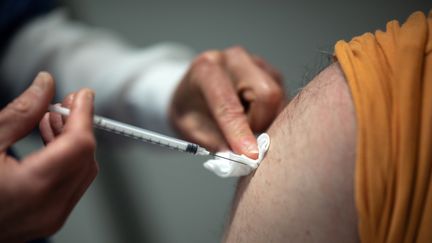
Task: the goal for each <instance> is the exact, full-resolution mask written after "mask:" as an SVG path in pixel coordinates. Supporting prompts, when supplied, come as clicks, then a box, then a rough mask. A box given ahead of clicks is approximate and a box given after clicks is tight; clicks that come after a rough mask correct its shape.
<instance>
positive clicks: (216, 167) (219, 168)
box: [204, 133, 270, 178]
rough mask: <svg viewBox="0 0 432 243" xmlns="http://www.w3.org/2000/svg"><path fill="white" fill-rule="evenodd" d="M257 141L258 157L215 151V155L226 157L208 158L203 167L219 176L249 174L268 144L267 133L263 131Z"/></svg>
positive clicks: (259, 161) (261, 158)
mask: <svg viewBox="0 0 432 243" xmlns="http://www.w3.org/2000/svg"><path fill="white" fill-rule="evenodd" d="M257 143H258V153H259V154H258V158H257V159H251V158H249V157H247V156H245V155H243V154H242V155H239V154H235V153H233V152H232V151H224V152H218V153H216V155H217V156H221V157H224V158H228V159H230V160H228V159H223V158H220V157H215V158H213V159H209V160H207V161H206V162H205V163H204V167H205V168H206V169H208V170H210V171H212V172H213V173H215V174H216V175H218V176H220V177H224V178H226V177H239V176H245V175H249V174H250V173H251V172H252V171H254V170H255V169H256V168H258V165H259V164H260V163H261V161H262V160H263V158H264V156H265V154H266V152H267V150H268V148H269V146H270V137H269V135H268V134H267V133H263V134H261V135H259V136H258V138H257ZM231 160H234V161H238V162H241V163H236V162H234V161H231Z"/></svg>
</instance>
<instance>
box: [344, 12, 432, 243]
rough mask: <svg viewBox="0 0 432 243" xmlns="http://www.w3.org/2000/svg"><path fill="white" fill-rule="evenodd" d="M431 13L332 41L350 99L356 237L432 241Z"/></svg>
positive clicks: (363, 240) (382, 240) (385, 240)
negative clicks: (354, 126) (353, 124)
mask: <svg viewBox="0 0 432 243" xmlns="http://www.w3.org/2000/svg"><path fill="white" fill-rule="evenodd" d="M431 51H432V11H431V12H430V13H429V16H428V17H426V16H425V15H424V14H423V13H421V12H416V13H414V14H412V15H411V16H410V17H409V18H408V20H407V21H406V22H405V23H404V24H403V25H402V26H400V25H399V23H398V22H397V21H391V22H389V23H388V24H387V30H386V32H382V31H377V32H376V33H375V34H371V33H366V34H364V35H362V36H359V37H356V38H354V39H352V40H351V41H350V42H349V43H347V42H345V41H339V42H338V43H336V46H335V54H336V57H337V60H338V61H339V63H340V65H341V67H342V69H343V71H344V73H345V76H346V78H347V81H348V83H349V87H350V89H351V93H352V97H353V100H354V103H355V109H356V116H357V148H356V153H357V154H356V172H355V201H356V207H357V212H358V217H359V234H360V238H361V241H362V242H374V243H375V242H432V176H431V174H432V56H431Z"/></svg>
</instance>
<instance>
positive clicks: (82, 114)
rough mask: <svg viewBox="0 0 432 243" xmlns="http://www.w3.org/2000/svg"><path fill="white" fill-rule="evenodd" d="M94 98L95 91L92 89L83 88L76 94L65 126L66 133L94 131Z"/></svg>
mask: <svg viewBox="0 0 432 243" xmlns="http://www.w3.org/2000/svg"><path fill="white" fill-rule="evenodd" d="M93 99H94V92H93V91H92V90H90V89H82V90H80V91H79V92H78V94H76V96H75V98H74V100H73V102H72V105H71V109H70V115H69V117H68V119H67V120H66V124H65V127H64V130H65V132H66V133H67V132H73V131H79V132H84V133H85V132H90V133H93Z"/></svg>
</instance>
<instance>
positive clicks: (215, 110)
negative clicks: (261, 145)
mask: <svg viewBox="0 0 432 243" xmlns="http://www.w3.org/2000/svg"><path fill="white" fill-rule="evenodd" d="M220 61H221V60H220V56H219V55H218V53H217V52H208V53H205V54H204V55H202V56H201V57H199V58H198V59H197V60H196V61H195V63H194V66H195V68H194V72H193V76H192V77H191V78H192V79H194V80H196V81H195V82H197V84H198V86H199V87H200V90H201V92H202V93H203V95H204V98H205V100H206V102H207V104H208V106H209V109H210V111H211V113H212V115H213V117H214V119H215V120H216V123H217V124H218V126H219V128H220V130H221V131H222V133H223V135H224V136H225V138H226V140H227V142H228V143H229V144H230V146H231V148H232V149H233V150H234V151H235V152H236V153H240V154H245V155H247V156H249V157H252V158H256V157H257V156H258V145H257V143H256V138H255V136H254V135H253V133H252V130H251V129H250V127H249V124H248V121H247V117H246V115H245V112H244V108H243V106H242V104H241V102H240V99H239V98H238V96H237V92H236V90H235V88H234V86H233V84H232V82H231V79H230V77H229V76H228V75H227V73H226V72H225V70H223V68H222V67H221V66H220V64H219V63H220Z"/></svg>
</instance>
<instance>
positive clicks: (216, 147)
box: [170, 47, 285, 158]
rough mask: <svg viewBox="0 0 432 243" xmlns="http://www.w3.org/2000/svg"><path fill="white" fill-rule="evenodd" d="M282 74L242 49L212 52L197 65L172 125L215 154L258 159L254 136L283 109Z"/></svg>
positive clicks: (176, 101)
mask: <svg viewBox="0 0 432 243" xmlns="http://www.w3.org/2000/svg"><path fill="white" fill-rule="evenodd" d="M281 80H282V78H281V75H280V74H279V73H278V72H277V71H276V70H275V69H274V68H273V67H271V66H270V65H269V64H268V63H266V62H265V61H264V60H263V59H261V58H259V57H257V56H254V55H252V54H250V53H249V52H248V51H247V50H245V49H244V48H242V47H231V48H228V49H226V50H223V51H215V50H214V51H207V52H204V53H202V54H201V55H199V56H198V57H197V58H196V59H195V60H194V61H193V63H192V65H191V67H190V69H189V71H188V72H187V73H186V75H185V77H184V78H183V80H182V82H181V83H180V85H179V86H178V88H177V90H176V92H175V94H174V98H173V100H172V102H171V108H170V117H171V121H172V124H173V126H174V127H175V128H176V129H177V131H179V133H180V134H181V135H182V136H183V137H184V138H185V139H187V140H190V141H193V142H196V143H198V144H200V145H202V146H204V147H205V148H208V149H210V150H212V151H221V150H226V149H227V148H231V149H232V150H233V151H234V152H236V153H238V154H245V155H247V156H248V157H251V158H257V157H258V145H257V142H256V137H255V135H254V133H260V132H263V131H264V130H266V129H267V128H268V127H269V125H270V124H271V122H272V121H273V120H274V119H275V117H276V116H277V114H278V113H279V112H280V111H281V109H282V107H283V105H284V100H285V99H284V98H285V95H284V92H283V87H282V84H281V83H282V81H281Z"/></svg>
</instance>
